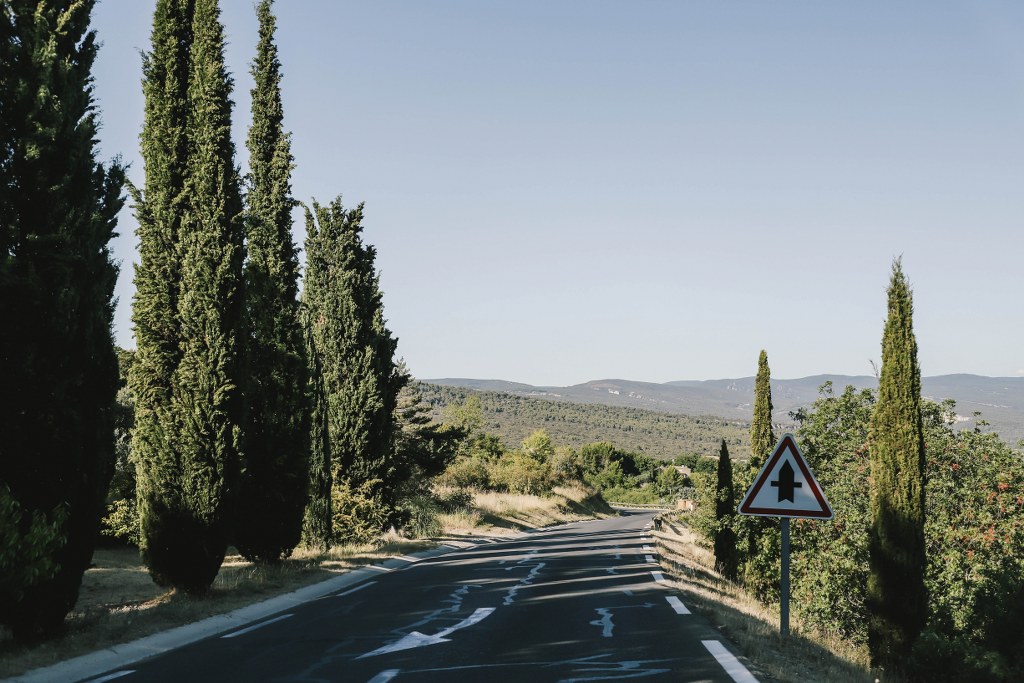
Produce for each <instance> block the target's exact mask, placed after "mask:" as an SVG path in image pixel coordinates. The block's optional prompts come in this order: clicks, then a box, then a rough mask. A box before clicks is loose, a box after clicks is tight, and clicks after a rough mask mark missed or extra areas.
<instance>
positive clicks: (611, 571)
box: [605, 567, 619, 574]
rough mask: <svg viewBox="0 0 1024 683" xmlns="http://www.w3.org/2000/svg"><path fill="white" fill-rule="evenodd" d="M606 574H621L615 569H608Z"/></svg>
mask: <svg viewBox="0 0 1024 683" xmlns="http://www.w3.org/2000/svg"><path fill="white" fill-rule="evenodd" d="M605 572H606V573H608V574H618V573H619V572H617V571H615V567H608V568H607V569H605Z"/></svg>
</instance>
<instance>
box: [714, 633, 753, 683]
mask: <svg viewBox="0 0 1024 683" xmlns="http://www.w3.org/2000/svg"><path fill="white" fill-rule="evenodd" d="M700 642H701V643H703V645H704V647H706V648H707V649H708V652H710V653H711V654H712V656H714V658H715V659H717V660H718V663H719V664H721V665H722V668H723V669H725V673H727V674H729V676H730V677H731V678H732V680H734V681H736V683H757V679H756V678H754V676H753V675H752V674H751V673H750V672H749V671H747V668H746V667H745V666H743V665H742V664H740V660H738V659H736V657H734V656H733V654H732V653H731V652H729V651H728V650H726V649H725V646H724V645H722V644H721V643H720V642H718V641H717V640H702V641H700Z"/></svg>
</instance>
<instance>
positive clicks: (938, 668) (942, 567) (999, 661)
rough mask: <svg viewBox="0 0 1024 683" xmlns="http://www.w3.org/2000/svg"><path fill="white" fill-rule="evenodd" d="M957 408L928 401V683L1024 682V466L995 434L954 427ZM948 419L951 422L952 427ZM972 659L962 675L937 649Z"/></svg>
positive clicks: (924, 655) (924, 654)
mask: <svg viewBox="0 0 1024 683" xmlns="http://www.w3.org/2000/svg"><path fill="white" fill-rule="evenodd" d="M954 414H955V413H954V411H953V406H952V404H951V403H947V404H945V405H944V406H937V405H935V404H926V406H925V418H926V419H925V427H926V432H925V433H926V442H927V450H926V452H927V454H928V457H927V476H928V489H927V497H926V505H927V508H926V529H925V538H926V542H927V555H928V573H927V586H928V598H929V612H930V617H929V621H928V627H927V629H928V630H927V634H928V639H927V641H926V642H924V643H919V644H918V645H917V646H915V661H916V662H917V663H918V665H919V666H920V667H929V668H928V669H926V670H925V671H926V672H927V674H928V675H927V676H921V678H922V679H927V680H931V681H953V680H968V679H969V680H1021V679H1024V653H1022V652H1021V649H1020V643H1021V642H1022V641H1024V613H1022V610H1021V605H1024V459H1022V457H1021V454H1020V453H1019V452H1014V451H1013V450H1012V449H1011V448H1010V447H1009V446H1007V445H1006V444H1005V443H1003V442H1002V441H1000V440H999V439H998V438H997V437H996V436H995V435H993V434H982V433H980V432H978V431H973V432H972V431H960V432H954V431H953V430H952V429H950V426H951V424H950V423H951V419H952V416H953V415H954ZM947 418H949V420H947ZM944 648H951V649H952V651H954V652H955V651H959V652H961V653H969V656H967V657H966V658H965V659H966V661H964V662H963V665H962V668H960V667H958V666H956V665H952V664H949V663H948V662H946V664H945V665H942V664H940V662H945V659H944V658H943V657H941V656H940V653H941V650H943V649H944Z"/></svg>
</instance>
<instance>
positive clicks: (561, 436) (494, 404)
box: [420, 383, 750, 460]
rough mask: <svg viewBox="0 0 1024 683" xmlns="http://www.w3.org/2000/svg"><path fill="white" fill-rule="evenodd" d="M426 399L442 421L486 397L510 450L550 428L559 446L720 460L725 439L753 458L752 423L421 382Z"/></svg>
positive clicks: (494, 430) (487, 417) (488, 417)
mask: <svg viewBox="0 0 1024 683" xmlns="http://www.w3.org/2000/svg"><path fill="white" fill-rule="evenodd" d="M420 391H421V392H422V394H423V398H424V399H425V400H426V401H427V402H429V403H430V404H431V405H432V406H433V413H434V416H435V417H437V418H439V419H441V418H443V416H444V411H445V408H446V407H447V406H451V405H462V404H463V403H464V402H465V400H466V398H467V397H468V396H469V395H474V396H478V397H479V398H480V407H481V409H482V411H483V417H484V421H485V423H486V425H485V430H486V431H487V432H489V433H491V434H496V435H497V436H498V437H500V438H501V440H502V441H503V442H504V443H505V444H507V445H508V446H510V447H513V448H514V447H518V446H519V444H521V443H522V442H523V440H524V439H526V437H527V436H529V435H530V434H531V433H533V432H534V431H536V430H538V429H543V430H545V431H546V432H547V433H548V435H549V436H550V437H551V440H552V441H553V442H554V443H555V445H556V446H574V447H579V446H582V445H584V444H588V443H594V442H597V441H609V442H611V443H613V444H614V445H615V446H617V447H618V448H621V449H623V450H627V451H633V452H639V453H644V454H645V455H649V456H651V457H654V458H659V459H662V460H667V459H671V458H675V457H677V456H680V455H683V454H693V453H696V454H698V455H707V456H714V455H716V454H717V453H718V449H719V444H720V443H721V440H722V439H725V440H726V443H728V444H729V452H730V453H731V454H732V455H733V457H737V458H747V457H749V456H750V425H749V423H748V422H747V421H744V420H726V419H723V418H720V417H708V416H704V417H701V416H690V415H672V414H669V413H666V412H659V411H654V410H644V409H641V408H633V407H629V406H610V405H602V404H600V403H581V402H575V401H567V400H564V399H558V398H555V399H551V398H540V397H539V395H522V394H513V393H509V392H505V391H484V390H480V389H477V388H472V387H463V386H440V385H437V384H428V383H421V384H420Z"/></svg>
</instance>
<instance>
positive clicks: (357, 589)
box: [334, 581, 377, 598]
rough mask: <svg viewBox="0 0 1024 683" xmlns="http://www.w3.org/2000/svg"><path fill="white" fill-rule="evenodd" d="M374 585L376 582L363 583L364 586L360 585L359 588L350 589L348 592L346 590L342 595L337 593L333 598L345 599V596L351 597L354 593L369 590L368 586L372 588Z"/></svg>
mask: <svg viewBox="0 0 1024 683" xmlns="http://www.w3.org/2000/svg"><path fill="white" fill-rule="evenodd" d="M376 583H377V582H376V581H369V582H367V583H364V584H362V585H360V586H356V587H355V588H352V589H350V590H347V591H345V592H344V593H338V594H337V595H335V596H334V597H336V598H343V597H345V596H346V595H352V594H353V593H355V592H356V591H361V590H363V589H364V588H369V587H370V586H373V585H375V584H376Z"/></svg>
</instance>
